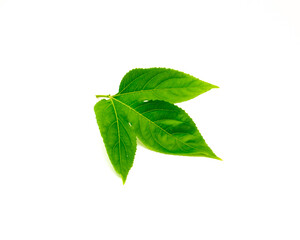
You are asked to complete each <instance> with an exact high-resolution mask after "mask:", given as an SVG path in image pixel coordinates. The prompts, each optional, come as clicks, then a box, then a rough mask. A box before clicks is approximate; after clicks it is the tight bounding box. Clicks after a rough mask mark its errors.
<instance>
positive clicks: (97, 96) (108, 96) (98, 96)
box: [96, 95, 110, 98]
mask: <svg viewBox="0 0 300 240" xmlns="http://www.w3.org/2000/svg"><path fill="white" fill-rule="evenodd" d="M101 97H106V98H110V95H96V98H101Z"/></svg>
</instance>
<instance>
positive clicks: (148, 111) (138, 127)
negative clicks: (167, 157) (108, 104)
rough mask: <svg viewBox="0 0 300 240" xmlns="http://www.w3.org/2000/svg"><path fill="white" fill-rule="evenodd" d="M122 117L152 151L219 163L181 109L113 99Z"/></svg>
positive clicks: (158, 104) (168, 104)
mask: <svg viewBox="0 0 300 240" xmlns="http://www.w3.org/2000/svg"><path fill="white" fill-rule="evenodd" d="M114 102H115V105H116V107H117V108H118V109H120V110H122V113H120V114H122V116H124V117H125V116H126V117H127V120H128V121H129V122H130V123H131V124H132V126H133V127H134V129H135V133H136V135H137V137H138V138H139V139H140V140H141V142H142V143H143V144H144V145H145V146H147V147H148V148H149V149H151V150H154V151H157V152H161V153H166V154H174V155H185V156H202V157H210V158H214V159H219V160H221V159H220V158H218V157H217V156H216V155H215V154H214V153H213V151H212V150H211V149H210V148H209V147H208V145H207V144H206V143H205V141H204V139H203V137H202V136H201V134H200V132H199V131H198V129H197V127H196V125H195V123H194V122H193V120H192V119H191V118H190V117H189V116H188V114H187V113H186V112H185V111H184V110H182V109H181V108H179V107H177V106H175V105H174V104H171V103H168V102H164V101H157V100H156V101H148V102H142V103H138V102H134V103H132V104H131V105H129V104H127V103H125V102H122V101H120V100H118V99H114Z"/></svg>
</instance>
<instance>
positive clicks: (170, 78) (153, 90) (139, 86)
mask: <svg viewBox="0 0 300 240" xmlns="http://www.w3.org/2000/svg"><path fill="white" fill-rule="evenodd" d="M212 88H218V87H217V86H215V85H212V84H210V83H207V82H204V81H201V80H199V79H197V78H195V77H193V76H191V75H188V74H186V73H183V72H180V71H177V70H173V69H167V68H148V69H142V68H137V69H133V70H131V71H129V72H128V73H127V74H126V75H125V76H124V77H123V79H122V81H121V83H120V87H119V93H117V94H116V95H115V96H114V97H115V98H117V99H119V100H123V101H124V102H130V101H134V100H135V101H136V100H140V101H142V100H163V101H167V102H170V103H178V102H183V101H187V100H189V99H192V98H194V97H196V96H198V95H200V94H202V93H205V92H207V91H209V90H210V89H212Z"/></svg>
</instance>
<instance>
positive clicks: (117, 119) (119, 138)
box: [111, 99, 122, 172]
mask: <svg viewBox="0 0 300 240" xmlns="http://www.w3.org/2000/svg"><path fill="white" fill-rule="evenodd" d="M111 103H112V106H113V108H114V112H115V115H116V121H117V128H118V140H119V159H120V172H121V169H122V167H121V159H122V157H121V155H122V154H121V136H120V126H119V118H118V114H117V110H116V107H115V104H114V101H113V100H112V99H111Z"/></svg>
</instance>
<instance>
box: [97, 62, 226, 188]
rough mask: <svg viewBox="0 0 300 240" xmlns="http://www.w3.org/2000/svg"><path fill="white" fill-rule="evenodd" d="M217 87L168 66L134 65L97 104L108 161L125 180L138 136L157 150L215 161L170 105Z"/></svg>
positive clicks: (184, 116) (192, 125)
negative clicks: (114, 93)
mask: <svg viewBox="0 0 300 240" xmlns="http://www.w3.org/2000/svg"><path fill="white" fill-rule="evenodd" d="M212 88H217V86H215V85H212V84H209V83H206V82H204V81H201V80H199V79H197V78H195V77H193V76H190V75H188V74H185V73H183V72H180V71H176V70H172V69H166V68H149V69H133V70H131V71H129V72H128V73H127V74H126V75H125V76H124V77H123V79H122V81H121V83H120V87H119V92H118V93H117V94H116V95H114V96H110V95H98V97H108V98H109V100H101V101H99V102H98V103H97V104H96V105H95V113H96V118H97V123H98V125H99V129H100V132H101V135H102V137H103V141H104V144H105V147H106V150H107V153H108V156H109V159H110V161H111V163H112V165H113V167H114V169H115V170H116V172H117V173H119V174H120V175H121V177H122V179H123V182H124V183H125V181H126V178H127V175H128V172H129V170H130V168H131V167H132V165H133V160H134V155H135V151H136V137H138V138H139V139H140V140H141V142H142V143H143V144H144V145H145V146H146V147H147V148H149V149H151V150H153V151H157V152H161V153H166V154H173V155H184V156H203V157H210V158H214V159H219V160H221V159H220V158H218V157H217V156H216V155H215V154H214V153H213V151H212V150H211V149H210V148H209V146H208V145H207V144H206V142H205V141H204V139H203V137H202V136H201V134H200V132H199V131H198V129H197V127H196V124H195V123H194V122H193V120H192V119H191V118H190V117H189V116H188V114H187V113H186V112H185V111H184V110H182V109H181V108H179V107H177V106H175V105H174V104H173V103H177V102H182V101H186V100H189V99H191V98H194V97H196V96H198V95H199V94H202V93H204V92H206V91H208V90H210V89H212Z"/></svg>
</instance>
